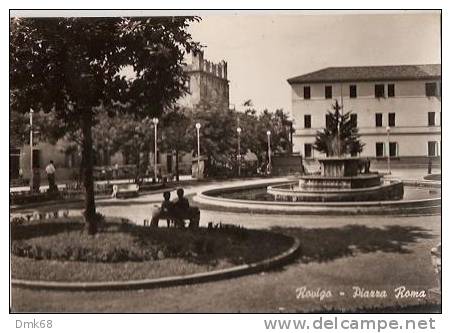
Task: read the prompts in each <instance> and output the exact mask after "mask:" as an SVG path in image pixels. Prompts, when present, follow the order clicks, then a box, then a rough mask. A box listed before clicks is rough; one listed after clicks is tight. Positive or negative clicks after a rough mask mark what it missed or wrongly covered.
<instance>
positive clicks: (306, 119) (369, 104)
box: [288, 64, 442, 165]
mask: <svg viewBox="0 0 451 333" xmlns="http://www.w3.org/2000/svg"><path fill="white" fill-rule="evenodd" d="M288 83H289V84H290V86H291V91H292V118H293V119H294V120H295V126H296V132H295V134H294V136H293V144H294V150H295V151H296V152H300V153H301V154H302V155H303V156H304V157H305V159H307V160H308V159H314V158H316V157H319V156H321V155H320V153H319V152H317V151H315V150H314V149H313V144H314V142H315V136H316V132H317V131H318V130H321V129H322V128H324V127H325V124H326V113H327V111H328V110H331V109H332V108H331V105H332V104H333V103H334V101H335V100H338V103H339V104H340V105H343V107H344V112H351V119H353V121H355V122H356V124H357V127H358V129H359V133H360V134H361V140H362V141H363V143H365V146H364V148H363V152H362V153H361V156H366V157H370V158H372V159H374V160H376V161H378V160H380V161H385V160H386V159H387V156H388V154H390V156H391V160H393V161H394V162H395V163H396V162H397V161H398V162H399V164H402V163H415V164H421V165H424V164H425V163H427V161H428V160H429V158H432V159H434V160H436V161H437V160H439V156H440V154H441V119H442V117H441V65H439V64H435V65H398V66H365V67H328V68H324V69H321V70H318V71H315V72H312V73H308V74H304V75H301V76H296V77H293V78H290V79H288ZM387 132H389V133H387ZM388 134H389V136H388Z"/></svg>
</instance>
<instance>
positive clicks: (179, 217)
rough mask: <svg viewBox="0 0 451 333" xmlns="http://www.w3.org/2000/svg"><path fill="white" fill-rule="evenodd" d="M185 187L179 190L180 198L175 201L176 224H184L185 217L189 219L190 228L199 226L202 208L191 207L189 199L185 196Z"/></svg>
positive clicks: (178, 195)
mask: <svg viewBox="0 0 451 333" xmlns="http://www.w3.org/2000/svg"><path fill="white" fill-rule="evenodd" d="M184 193H185V192H184V191H183V188H179V189H178V190H177V197H178V199H177V200H176V201H175V202H174V217H175V223H176V225H183V226H184V222H183V220H184V219H186V218H187V219H189V228H197V227H199V221H200V210H199V208H197V207H190V206H189V201H188V199H187V198H185V197H184V196H183V195H184Z"/></svg>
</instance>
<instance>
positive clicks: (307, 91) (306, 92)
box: [304, 86, 310, 99]
mask: <svg viewBox="0 0 451 333" xmlns="http://www.w3.org/2000/svg"><path fill="white" fill-rule="evenodd" d="M304 99H310V86H305V87H304Z"/></svg>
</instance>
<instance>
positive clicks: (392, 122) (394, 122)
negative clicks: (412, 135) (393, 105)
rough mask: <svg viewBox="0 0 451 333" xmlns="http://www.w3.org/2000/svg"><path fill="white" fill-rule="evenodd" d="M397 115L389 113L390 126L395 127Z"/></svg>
mask: <svg viewBox="0 0 451 333" xmlns="http://www.w3.org/2000/svg"><path fill="white" fill-rule="evenodd" d="M395 119H396V118H395V113H389V114H388V126H391V127H395V126H396V121H395Z"/></svg>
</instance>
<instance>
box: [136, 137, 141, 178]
mask: <svg viewBox="0 0 451 333" xmlns="http://www.w3.org/2000/svg"><path fill="white" fill-rule="evenodd" d="M137 146H139V144H138V145H137ZM139 153H140V150H139V148H138V150H137V151H136V159H135V161H136V176H135V183H139V181H140V176H141V170H140V169H139V167H140V164H141V158H140V154H139Z"/></svg>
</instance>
